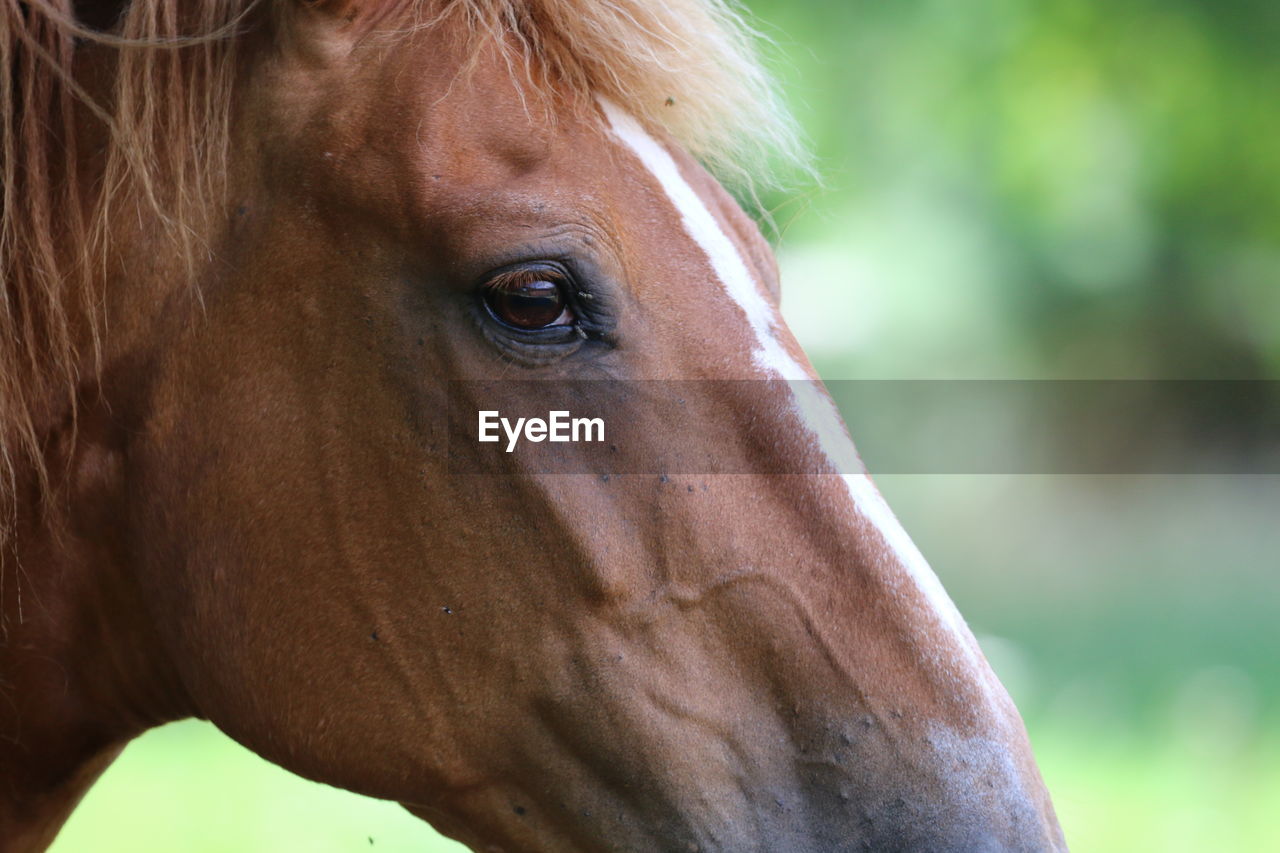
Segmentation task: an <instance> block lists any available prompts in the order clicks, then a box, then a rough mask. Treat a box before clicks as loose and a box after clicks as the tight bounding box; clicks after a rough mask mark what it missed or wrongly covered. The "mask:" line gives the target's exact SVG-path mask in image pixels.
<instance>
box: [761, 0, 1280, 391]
mask: <svg viewBox="0 0 1280 853" xmlns="http://www.w3.org/2000/svg"><path fill="white" fill-rule="evenodd" d="M747 6H748V7H749V8H750V10H751V11H752V12H754V13H755V15H756V16H757V19H758V21H757V23H758V24H759V26H760V27H761V29H762V30H763V31H764V32H765V33H766V35H768V36H770V37H771V38H772V39H773V40H774V41H775V43H776V45H777V48H778V49H777V53H778V54H779V56H778V57H777V58H778V60H779V61H778V62H777V64H776V65H777V68H778V71H779V73H780V74H781V75H782V76H783V79H784V81H785V87H786V91H787V95H788V97H789V99H790V100H791V101H792V103H793V106H794V108H795V110H796V112H797V114H798V115H799V117H800V121H801V123H802V124H803V125H804V127H805V128H806V130H807V132H808V134H809V136H810V139H811V141H812V143H813V146H814V148H815V151H816V153H817V155H818V158H819V163H820V169H821V171H822V173H823V174H824V176H825V178H826V183H827V186H828V189H826V190H824V191H821V192H820V193H818V194H817V195H816V197H815V198H814V199H813V202H814V203H813V205H812V207H813V208H814V209H813V210H811V211H808V212H806V213H804V214H803V215H794V207H793V206H792V204H791V203H790V202H788V199H787V195H786V194H785V193H782V194H775V195H773V196H771V197H770V198H769V199H767V200H766V202H767V203H771V204H773V205H775V206H777V207H778V212H777V214H776V216H777V219H778V221H779V223H780V225H781V226H782V227H783V228H784V230H786V243H787V244H792V243H800V244H803V243H806V242H810V241H836V242H839V241H851V240H854V241H856V242H857V243H858V244H859V245H860V246H862V247H863V249H864V250H866V247H867V246H868V245H870V246H871V248H870V250H869V251H871V252H873V253H875V252H880V253H882V254H885V255H888V256H891V257H896V258H900V259H901V261H902V263H903V264H904V265H908V266H910V267H911V268H912V269H918V268H919V264H920V263H921V261H920V259H919V258H917V257H913V256H914V255H917V254H926V255H927V254H929V253H933V254H934V255H936V256H937V257H936V258H935V262H934V263H933V264H932V265H930V266H929V267H928V269H929V270H930V271H931V272H930V273H929V274H931V275H937V274H938V272H937V271H942V274H943V275H946V276H948V277H949V276H951V275H956V276H958V281H959V282H965V281H978V282H981V284H980V286H976V285H975V286H973V287H972V288H967V289H966V290H965V299H966V300H974V302H971V303H970V304H968V305H967V306H966V307H965V310H966V311H968V312H970V314H972V315H973V316H975V317H976V316H978V315H981V316H982V317H983V318H984V319H983V323H982V324H981V325H976V324H970V325H969V326H967V327H965V328H967V329H969V330H970V331H975V330H981V332H982V334H984V335H989V336H990V337H991V339H992V340H993V341H996V342H1000V341H1002V342H1003V343H1002V344H1000V345H1001V346H1004V347H1005V350H1006V351H1007V352H1014V353H1016V356H1015V358H1013V359H1011V361H1017V360H1018V359H1030V360H1031V361H1032V362H1033V363H1035V364H1036V365H1038V368H1037V370H1036V371H1035V374H1038V375H1051V376H1070V377H1094V376H1142V377H1177V378H1211V377H1213V378H1216V377H1233V378H1255V377H1269V378H1271V377H1277V376H1278V375H1280V50H1277V48H1276V45H1277V44H1280V5H1277V4H1275V3H1274V2H1263V0H1213V2H1210V0H1112V2H1109V3H1100V2H1096V0H969V2H966V3H963V4H957V3H954V2H948V1H947V0H896V2H892V3H885V2H868V0H787V2H782V0H748V3H747ZM789 221H790V230H787V229H788V223H789ZM885 222H893V223H896V224H894V225H893V227H888V228H886V227H884V223H885ZM875 223H878V226H876V227H873V224H875ZM886 235H887V236H886ZM878 241H880V242H884V241H889V242H886V243H884V245H878ZM890 264H892V261H890ZM893 278H894V276H893V275H892V274H890V275H888V280H887V281H885V282H883V284H884V285H885V286H887V287H894V286H896V283H895V282H894V280H893ZM932 286H933V287H934V290H935V291H938V292H940V291H942V290H944V289H946V288H948V287H950V286H952V283H951V282H949V281H947V280H942V279H940V280H938V281H936V282H934V283H933V285H932ZM954 286H964V285H963V284H962V283H956V284H955V285H954ZM950 299H952V300H954V297H950ZM944 301H946V300H944ZM946 304H948V305H950V304H952V303H951V302H947V303H946ZM961 325H963V324H961ZM993 345H995V344H993ZM986 368H987V369H988V370H990V369H993V368H992V366H991V365H990V364H988V365H986ZM1023 375H1026V373H1025V372H1024V373H1023Z"/></svg>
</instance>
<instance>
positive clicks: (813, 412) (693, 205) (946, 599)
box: [600, 99, 985, 680]
mask: <svg viewBox="0 0 1280 853" xmlns="http://www.w3.org/2000/svg"><path fill="white" fill-rule="evenodd" d="M600 104H601V108H602V109H603V110H604V113H605V116H606V117H607V118H608V120H609V124H610V127H611V129H612V130H613V133H614V135H616V136H617V137H618V139H619V140H621V141H622V143H623V144H624V145H626V147H627V148H629V149H630V150H631V151H632V152H633V153H634V154H635V155H636V157H638V158H639V159H640V162H641V163H642V164H643V165H644V166H645V168H646V169H648V170H649V172H650V173H651V174H652V175H653V176H654V178H656V179H657V181H658V183H659V184H660V185H661V186H662V189H663V190H664V191H665V192H666V194H667V197H668V198H669V199H670V200H671V203H672V204H673V205H674V206H675V209H676V210H677V211H678V212H679V214H680V219H681V222H682V223H683V225H684V229H685V231H686V232H687V233H688V234H689V236H690V237H691V238H692V239H693V241H694V242H695V243H697V244H698V246H699V247H700V248H701V249H702V251H703V252H704V253H705V254H706V256H707V260H708V261H710V263H711V268H712V270H713V271H714V272H715V274H716V277H717V278H719V280H720V283H721V284H722V285H723V286H724V289H725V290H726V291H728V293H729V296H730V297H732V298H733V300H734V302H736V303H737V304H738V305H739V307H741V308H742V311H743V313H744V314H746V317H747V322H748V323H749V324H750V326H751V330H752V332H754V333H755V337H756V343H757V348H756V350H755V352H754V353H753V354H752V357H753V360H754V361H755V363H756V364H757V365H758V366H759V367H760V368H761V369H762V370H763V371H765V372H766V373H767V374H771V375H774V376H777V377H779V378H781V379H787V380H795V381H792V382H791V389H792V394H793V396H794V397H795V406H796V412H797V415H798V416H799V419H800V421H801V423H803V424H804V425H805V426H806V427H807V428H808V429H809V430H810V432H812V433H813V435H814V437H815V438H816V439H817V441H818V443H819V445H820V446H821V447H822V449H823V451H824V452H825V453H826V454H827V457H828V458H829V459H830V460H831V464H832V465H833V466H834V468H835V470H836V471H848V472H853V471H861V470H862V463H861V460H859V459H858V455H857V451H856V450H855V449H854V446H853V441H852V440H851V439H850V438H849V434H848V432H847V431H846V430H845V427H844V422H843V421H842V420H841V418H840V414H839V412H838V411H837V410H836V407H835V404H834V403H833V402H832V400H831V398H830V397H829V396H828V395H827V394H826V393H825V392H824V391H823V390H822V389H821V388H820V387H819V386H818V384H817V383H816V381H814V380H815V378H814V377H813V376H812V375H810V373H809V371H808V370H806V369H805V367H804V366H803V365H801V364H800V363H799V362H798V361H796V360H795V358H793V357H792V356H791V354H790V353H789V352H787V350H786V347H784V346H783V345H782V342H781V341H780V340H779V338H778V334H777V330H778V326H779V320H778V317H777V312H776V311H775V310H774V308H773V306H772V305H771V304H770V302H769V301H768V300H767V299H766V298H765V297H764V294H763V293H761V291H760V288H759V286H758V285H757V283H756V280H755V278H754V277H753V276H752V275H751V273H750V271H749V270H748V269H747V266H746V264H745V263H744V262H743V260H742V256H741V255H740V254H739V253H738V250H737V248H736V247H735V246H734V245H733V242H732V241H731V240H730V239H729V238H728V236H727V235H726V234H725V233H724V230H723V229H721V228H720V225H719V223H718V222H716V219H715V217H714V216H713V215H712V213H711V211H710V210H709V209H708V208H707V206H706V205H705V204H704V203H703V201H702V199H701V198H700V197H699V196H698V194H697V193H696V192H694V190H693V188H692V187H691V186H689V183H688V182H687V181H686V180H685V179H684V176H683V175H681V174H680V169H679V167H678V166H677V165H676V162H675V160H674V159H672V157H671V154H670V153H669V152H668V151H667V150H666V149H665V148H664V147H662V145H660V144H659V143H658V142H657V141H656V140H655V139H654V138H653V137H652V136H650V135H649V134H648V133H647V132H646V131H645V129H644V128H643V127H641V126H640V124H639V123H638V122H637V121H636V120H635V119H634V118H632V117H631V116H630V115H628V114H627V113H625V112H623V111H622V110H620V109H618V107H616V106H615V105H613V104H612V103H610V102H608V101H606V100H603V99H601V102H600ZM842 478H843V480H844V484H845V487H846V488H847V489H848V490H849V496H850V498H852V500H853V504H854V507H855V509H856V510H857V512H858V513H859V514H860V515H861V516H862V517H863V518H865V519H866V520H867V521H868V522H870V523H871V524H872V525H873V526H874V527H875V528H876V530H878V531H879V533H880V536H881V538H882V539H883V540H884V544H885V547H886V548H888V549H889V551H891V552H892V555H893V556H894V557H895V558H896V559H897V561H898V563H900V564H901V565H902V566H903V567H904V568H905V569H906V570H907V571H908V572H909V573H910V576H911V578H912V579H913V580H914V581H915V584H916V586H917V587H919V589H920V592H921V593H922V594H923V595H924V597H925V600H926V601H928V602H929V604H930V605H931V606H932V608H933V609H934V611H935V612H936V613H937V615H938V618H939V619H940V620H941V621H942V623H943V624H944V625H946V626H947V627H948V628H950V629H951V631H952V632H954V634H955V635H956V639H957V640H958V641H959V645H960V648H961V649H963V650H964V653H965V654H966V656H967V657H968V658H969V660H970V661H971V662H972V663H973V664H975V665H977V666H978V669H979V671H981V670H984V669H985V667H983V666H981V665H980V663H979V658H978V657H977V652H976V649H975V648H974V644H973V640H972V635H971V634H969V631H968V629H967V628H966V627H965V624H964V620H963V618H961V616H960V613H959V611H958V610H956V606H955V604H954V603H952V601H951V598H950V596H948V595H947V593H946V590H944V589H943V588H942V583H941V581H939V580H938V576H937V575H936V574H934V572H933V569H931V568H930V567H929V564H928V562H926V561H925V559H924V555H922V554H921V553H920V550H919V549H918V548H916V546H915V543H913V542H912V541H911V538H910V537H909V536H908V535H907V532H906V531H905V530H903V528H902V525H901V524H900V523H899V522H898V519H897V518H896V517H895V516H894V514H893V511H892V510H890V509H889V506H888V504H886V503H885V501H884V498H883V497H882V496H881V495H880V492H879V491H878V490H877V489H876V487H875V486H874V485H873V484H872V482H871V479H870V477H869V476H868V475H866V474H865V473H857V474H855V473H847V474H843V475H842ZM984 680H985V679H984Z"/></svg>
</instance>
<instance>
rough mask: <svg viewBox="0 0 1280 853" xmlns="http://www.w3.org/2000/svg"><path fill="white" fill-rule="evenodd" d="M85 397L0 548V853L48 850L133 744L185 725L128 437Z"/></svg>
mask: <svg viewBox="0 0 1280 853" xmlns="http://www.w3.org/2000/svg"><path fill="white" fill-rule="evenodd" d="M82 397H83V399H82V402H81V405H80V406H79V407H78V411H77V414H76V417H75V419H74V422H73V421H72V419H71V418H70V416H69V415H68V416H66V417H64V418H63V422H62V423H61V424H60V425H58V426H56V427H53V428H47V429H45V430H42V432H43V434H42V435H41V439H42V445H43V447H44V448H45V452H46V459H45V465H46V468H47V470H48V472H49V485H48V487H47V488H46V487H42V486H41V485H40V478H38V477H37V476H36V475H35V472H34V468H33V466H28V469H27V470H24V471H19V472H18V482H19V488H18V492H19V497H18V501H17V507H16V521H15V523H14V525H13V530H12V533H11V535H10V536H9V537H8V538H7V541H2V540H0V700H3V701H0V780H3V781H4V783H5V784H3V785H0V850H6V851H8V850H40V849H43V848H44V847H45V846H47V845H48V844H49V843H50V842H51V841H52V838H53V835H54V834H55V833H56V832H57V830H58V828H59V827H60V826H61V824H62V822H63V821H64V820H65V819H66V817H67V815H68V814H70V811H71V809H72V808H73V807H74V805H75V804H76V802H78V800H79V799H80V797H81V796H82V795H83V793H84V792H85V791H86V790H87V789H88V787H89V785H90V784H91V783H92V782H93V780H94V779H95V778H97V776H98V774H100V773H101V772H102V770H104V769H105V768H106V767H107V765H108V764H110V762H111V760H112V759H113V758H114V757H115V755H116V754H118V752H119V751H120V749H121V748H122V747H123V745H124V744H125V743H126V742H127V741H128V740H129V739H130V738H132V737H134V736H135V735H137V734H138V733H140V732H141V731H143V730H145V729H146V728H148V727H150V726H152V725H155V724H157V723H160V722H163V721H165V720H167V719H174V718H178V717H182V716H186V712H185V703H184V702H183V700H182V698H181V696H182V693H181V690H180V688H175V687H174V685H176V684H177V679H176V677H174V676H173V675H172V672H171V669H170V668H169V667H168V666H167V664H166V663H165V661H164V658H163V655H162V654H161V653H160V652H159V650H160V649H161V644H160V643H159V642H158V640H157V638H156V637H155V636H154V635H153V633H152V629H151V626H150V624H149V621H148V620H147V618H146V616H145V614H146V612H147V607H146V606H145V601H144V596H143V594H142V592H141V589H140V587H139V584H138V582H137V578H136V576H135V574H134V572H133V566H132V565H131V561H130V558H129V535H128V519H127V512H126V507H127V502H126V492H125V486H126V482H127V475H126V471H125V459H126V455H127V454H126V449H127V448H126V444H125V435H126V433H125V429H126V428H125V427H124V426H123V425H122V424H121V422H120V419H119V412H117V411H114V410H113V411H111V412H108V410H107V406H106V403H105V402H104V400H103V399H102V395H101V394H100V393H97V392H96V391H95V392H94V393H85V394H83V395H82Z"/></svg>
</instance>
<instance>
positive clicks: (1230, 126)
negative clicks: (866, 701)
mask: <svg viewBox="0 0 1280 853" xmlns="http://www.w3.org/2000/svg"><path fill="white" fill-rule="evenodd" d="M748 5H749V6H750V8H751V9H752V11H753V12H754V13H755V14H756V15H757V17H758V23H759V25H760V27H761V28H762V29H763V30H764V31H765V32H766V33H767V34H768V35H769V36H770V37H771V38H772V39H773V40H774V41H775V42H776V45H777V48H776V50H775V51H774V52H773V59H774V60H775V65H776V68H777V71H778V73H779V75H780V76H781V77H782V79H783V80H784V83H785V88H786V92H787V96H788V98H789V99H790V101H791V103H792V105H793V108H794V110H795V112H796V114H797V115H798V117H799V119H800V122H801V124H802V126H803V127H804V129H805V131H806V133H807V134H808V136H809V139H810V141H811V143H812V145H813V149H814V150H815V152H816V153H817V157H818V165H819V170H820V171H821V173H822V176H823V187H822V188H821V189H815V188H813V187H812V186H804V187H801V188H800V189H798V190H794V189H793V190H791V191H788V192H779V193H773V194H771V195H769V196H767V197H766V199H765V201H766V204H767V205H768V206H769V207H770V208H772V209H773V211H774V213H773V215H774V219H775V221H776V223H777V226H778V229H779V231H780V232H781V240H780V252H779V254H780V258H781V261H782V265H783V269H784V283H785V285H784V286H785V293H784V308H785V311H786V314H787V317H788V319H789V321H790V322H791V324H792V326H793V329H794V330H795V331H796V333H797V335H798V336H799V338H800V340H801V341H802V343H804V344H805V346H806V348H807V350H808V351H809V353H810V355H811V357H812V358H813V360H814V362H815V364H817V365H818V367H819V369H820V371H821V372H822V373H823V375H824V376H825V377H827V378H840V379H852V378H860V379H861V378H893V379H900V378H1267V379H1275V378H1278V375H1280V107H1277V103H1280V47H1277V46H1278V45H1280V4H1276V3H1275V2H1274V0H1267V2H1261V0H1257V1H1255V0H1111V2H1107V3H1103V2H1099V0H1093V2H1087V0H966V2H956V1H955V0H893V2H865V1H864V0H826V2H824V0H753V2H750V3H749V4H748ZM855 438H856V436H855ZM878 479H879V483H880V486H881V489H882V491H884V492H885V494H886V496H887V497H888V498H889V501H890V503H891V504H892V505H893V506H894V508H895V510H896V511H897V513H898V515H899V516H900V517H901V518H902V520H903V522H904V524H905V525H906V527H907V529H908V530H909V531H911V532H912V534H913V535H914V537H915V538H916V540H917V542H918V543H919V545H920V546H921V548H922V550H923V551H924V552H925V554H926V555H927V556H928V557H929V558H930V560H931V561H932V562H933V564H934V566H935V568H936V569H937V571H938V573H939V575H940V576H941V577H942V579H943V582H944V583H945V584H946V586H947V587H948V589H949V590H950V592H951V594H952V596H953V597H954V598H955V599H956V602H957V604H958V605H959V606H960V609H961V611H962V612H964V613H965V614H966V616H967V618H968V620H969V622H970V624H971V625H972V627H973V628H974V631H975V633H977V634H978V635H979V637H980V638H981V640H982V642H983V645H984V647H985V648H986V649H987V652H988V655H989V656H990V657H991V659H992V663H993V665H994V666H995V668H996V669H997V671H998V672H999V673H1000V675H1001V677H1002V678H1003V679H1004V681H1005V683H1006V685H1007V686H1008V687H1009V689H1010V691H1011V692H1012V693H1013V695H1014V698H1015V699H1016V700H1017V701H1018V704H1019V706H1020V708H1021V709H1022V711H1023V714H1024V716H1025V717H1026V720H1027V725H1028V728H1029V730H1030V732H1031V737H1032V740H1033V743H1034V745H1035V747H1036V751H1037V754H1038V756H1039V759H1040V762H1041V766H1042V769H1043V772H1044V775H1045V777H1046V780H1047V781H1048V784H1049V786H1050V789H1051V790H1052V791H1053V793H1054V796H1055V800H1056V803H1057V806H1058V810H1059V813H1060V816H1061V819H1062V823H1063V826H1064V828H1065V830H1066V833H1067V839H1068V841H1069V842H1070V843H1071V844H1072V846H1073V847H1074V848H1075V849H1076V850H1079V851H1122V853H1132V851H1206V850H1214V851H1271V850H1280V663H1278V657H1280V655H1278V653H1280V524H1277V522H1278V521H1280V478H1278V477H1274V476H1261V475H1259V476H1252V477H1248V476H1237V477H1211V476H1163V477H1156V476H1150V477H1120V476H1112V477H1067V476H1056V477H1055V476H1030V475H1024V476H954V475H953V476H923V475H917V476H882V477H880V478H878ZM369 849H373V850H418V851H421V850H441V851H443V850H450V849H460V848H457V846H456V845H451V844H450V843H448V842H445V841H442V840H439V839H438V838H437V837H436V836H434V835H433V834H432V833H431V832H430V830H429V829H428V828H426V826H425V825H423V824H420V823H419V822H417V821H416V820H414V819H413V818H410V817H409V816H408V815H407V814H405V813H403V812H402V811H401V810H400V809H399V808H398V807H396V806H393V805H390V804H387V803H380V802H376V801H372V800H367V799H363V798H360V797H357V796H354V795H351V794H347V793H344V792H340V791H336V790H333V789H330V788H326V787H324V786H320V785H315V784H312V783H308V782H304V781H302V780H300V779H297V778H295V777H292V776H290V775H289V774H287V773H285V772H284V771H282V770H279V769H277V768H275V767H272V766H270V765H267V764H266V763H264V762H262V761H261V760H259V759H257V758H256V757H254V756H252V755H251V754H249V753H247V752H245V751H244V750H242V749H240V748H239V747H237V746H235V745H234V744H232V743H231V742H230V741H228V740H227V739H226V738H224V737H223V736H221V735H220V734H218V733H217V732H216V731H215V730H213V729H212V728H211V727H209V726H206V725H203V724H198V723H194V722H187V723H182V724H177V725H174V726H169V727H166V728H164V729H160V730H157V731H155V732H152V733H150V734H148V735H146V736H145V737H143V738H141V739H140V740H138V741H137V742H136V743H134V744H133V745H131V746H130V747H129V748H128V749H127V750H126V752H125V754H124V756H123V757H122V758H121V759H120V760H119V761H118V762H117V763H116V765H114V766H113V767H112V769H111V770H109V771H108V773H107V774H106V776H105V777H104V778H103V780H102V782H101V783H99V785H98V786H97V787H95V788H94V789H93V791H92V792H91V793H90V794H89V796H88V797H87V798H86V800H85V802H84V804H83V805H82V807H81V808H80V810H79V811H77V813H76V814H75V815H74V817H73V818H72V820H71V821H70V823H69V824H68V826H67V828H66V830H65V831H64V833H63V834H62V836H61V837H60V839H59V840H58V842H57V844H56V845H55V847H54V850H55V851H59V853H70V851H95V853H96V851H152V850H155V851H280V850H287V851H329V850H332V851H355V850H369Z"/></svg>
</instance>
